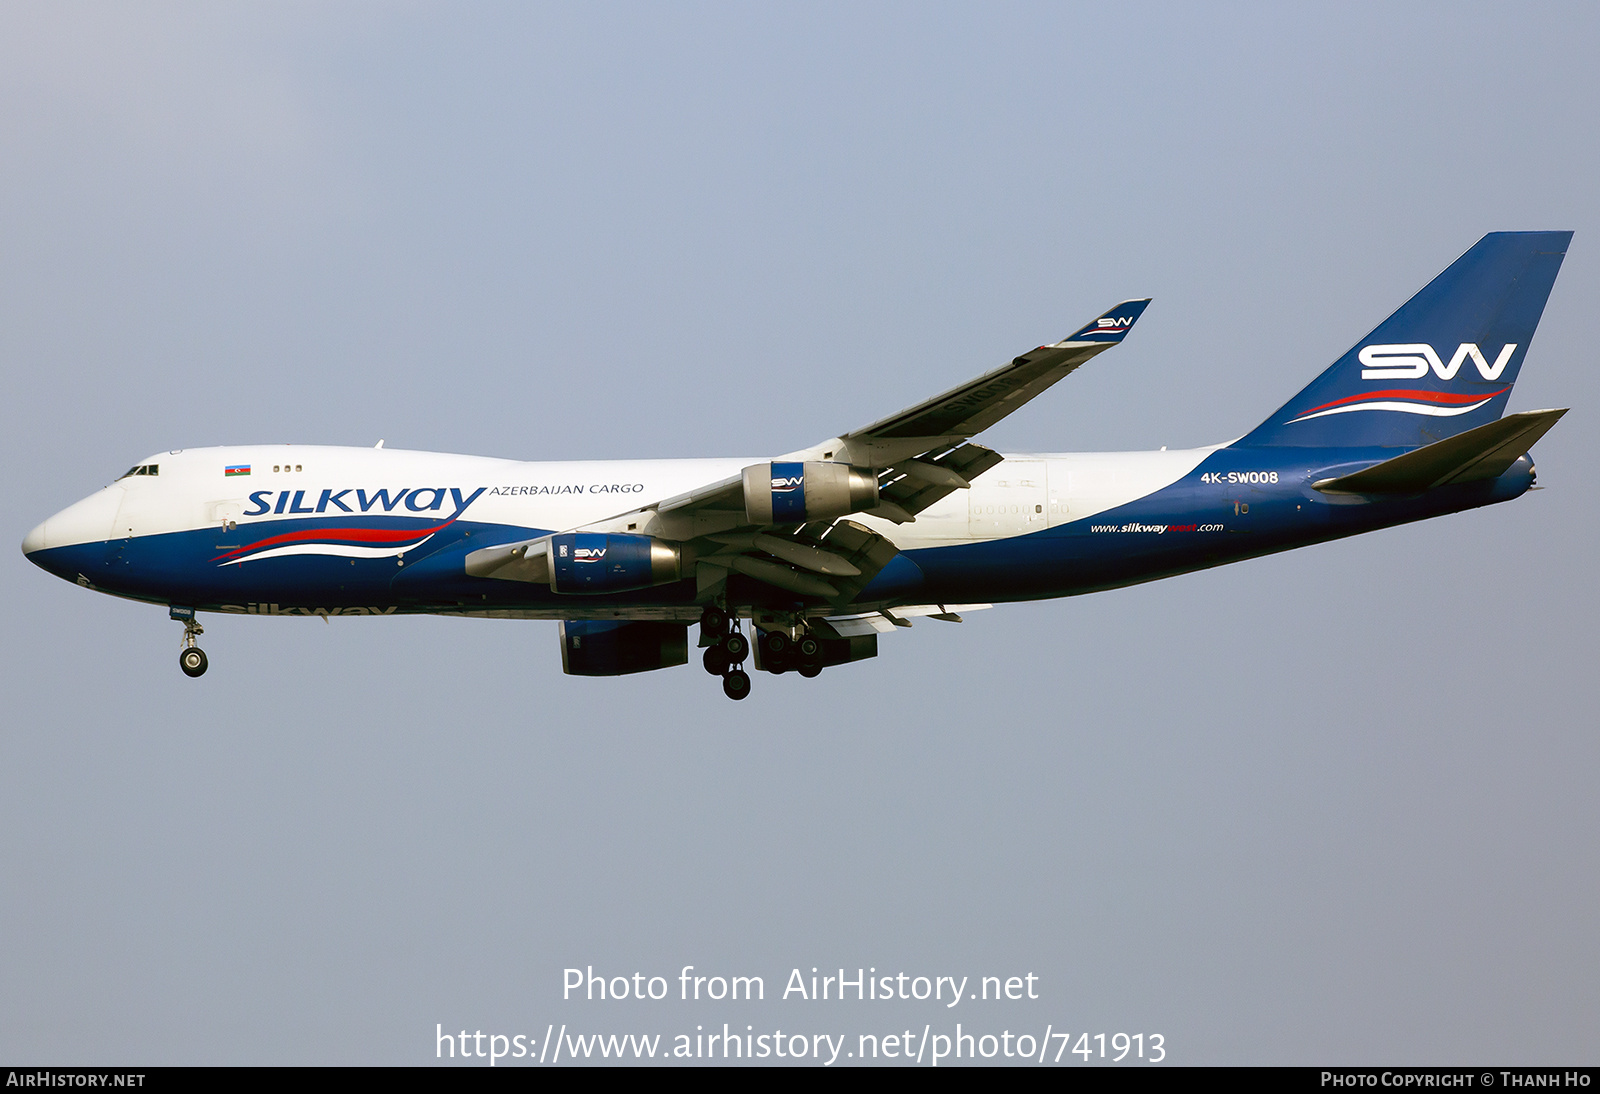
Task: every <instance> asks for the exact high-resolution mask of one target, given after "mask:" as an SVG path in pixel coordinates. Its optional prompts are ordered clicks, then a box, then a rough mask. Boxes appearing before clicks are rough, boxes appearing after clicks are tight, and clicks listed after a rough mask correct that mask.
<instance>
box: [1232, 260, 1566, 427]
mask: <svg viewBox="0 0 1600 1094" xmlns="http://www.w3.org/2000/svg"><path fill="white" fill-rule="evenodd" d="M1571 239H1572V233H1571V232H1491V233H1490V234H1488V235H1486V236H1484V237H1483V238H1482V239H1481V240H1479V241H1478V242H1477V243H1476V244H1475V245H1474V246H1473V247H1472V249H1471V250H1469V251H1468V252H1467V253H1466V254H1464V255H1462V256H1461V257H1460V258H1458V259H1456V260H1455V262H1453V263H1451V264H1450V267H1449V269H1447V270H1445V271H1444V272H1443V273H1442V274H1440V275H1439V276H1438V277H1436V278H1434V279H1433V280H1432V281H1430V282H1429V283H1428V284H1427V285H1426V286H1424V287H1423V289H1422V290H1421V291H1420V292H1418V293H1417V295H1415V296H1413V297H1412V298H1411V299H1410V300H1408V301H1406V302H1405V304H1404V305H1402V306H1401V308H1400V310H1399V311H1397V312H1395V313H1394V314H1393V315H1391V316H1390V317H1389V318H1387V319H1385V320H1384V321H1383V322H1382V323H1380V324H1378V328H1377V329H1376V330H1374V331H1373V332H1372V333H1371V334H1369V335H1367V337H1365V338H1363V339H1362V340H1361V341H1360V342H1357V343H1356V344H1355V346H1353V347H1352V348H1351V349H1350V351H1349V352H1348V353H1346V354H1345V355H1344V356H1343V357H1341V358H1339V359H1338V360H1337V361H1335V362H1334V363H1333V366H1332V367H1331V368H1329V369H1328V370H1327V371H1326V372H1324V373H1323V374H1322V375H1321V376H1318V377H1317V378H1316V379H1315V380H1313V381H1312V382H1311V384H1310V386H1308V387H1307V388H1306V389H1305V390H1304V391H1302V392H1300V393H1299V394H1298V395H1296V396H1295V397H1294V398H1292V399H1290V400H1289V401H1288V402H1287V403H1285V404H1284V405H1283V406H1282V408H1281V409H1279V410H1278V411H1277V412H1276V413H1275V414H1273V415H1272V416H1271V417H1269V418H1268V419H1267V420H1266V421H1265V422H1263V423H1261V425H1259V426H1257V427H1256V428H1255V429H1254V430H1253V431H1252V432H1251V433H1250V434H1249V435H1247V436H1246V437H1244V438H1243V439H1242V440H1240V441H1239V442H1238V443H1239V444H1240V445H1307V446H1319V447H1320V446H1328V447H1344V446H1365V445H1382V446H1386V447H1415V446H1417V445H1424V444H1431V443H1433V442H1434V441H1438V440H1442V439H1444V438H1445V437H1451V436H1454V435H1455V434H1457V433H1461V432H1463V431H1465V430H1468V429H1472V428H1475V427H1477V426H1481V425H1484V424H1485V423H1487V422H1492V421H1494V420H1495V419H1497V418H1499V417H1500V415H1501V414H1503V413H1504V412H1505V407H1506V401H1507V398H1508V397H1509V395H1510V393H1511V385H1512V384H1514V383H1516V380H1517V372H1518V371H1519V370H1520V369H1521V368H1522V360H1523V358H1524V357H1525V356H1526V355H1527V352H1528V343H1529V342H1531V341H1532V340H1533V331H1534V328H1535V327H1537V326H1538V325H1539V317H1540V315H1542V314H1543V313H1544V304H1545V300H1546V299H1547V298H1548V297H1549V295H1550V287H1551V286H1552V285H1553V284H1555V279H1556V274H1557V272H1559V271H1560V269H1561V260H1562V258H1563V257H1565V255H1566V252H1567V244H1568V242H1569V241H1570V240H1571Z"/></svg>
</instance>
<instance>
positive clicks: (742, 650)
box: [722, 631, 750, 699]
mask: <svg viewBox="0 0 1600 1094" xmlns="http://www.w3.org/2000/svg"><path fill="white" fill-rule="evenodd" d="M722 651H723V652H724V653H726V654H727V655H728V663H729V664H730V665H737V664H738V663H739V662H740V661H743V660H744V659H745V657H746V656H747V655H748V654H749V653H750V640H749V639H748V638H746V637H745V636H744V635H742V634H740V633H739V632H738V631H734V632H733V633H732V634H730V635H728V637H726V638H724V639H723V640H722ZM745 690H746V691H749V690H750V685H749V684H748V683H746V684H745ZM740 698H741V699H742V698H743V696H740Z"/></svg>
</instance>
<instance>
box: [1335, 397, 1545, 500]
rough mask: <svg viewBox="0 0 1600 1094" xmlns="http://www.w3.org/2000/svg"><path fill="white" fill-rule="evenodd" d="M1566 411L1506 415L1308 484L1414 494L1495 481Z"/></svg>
mask: <svg viewBox="0 0 1600 1094" xmlns="http://www.w3.org/2000/svg"><path fill="white" fill-rule="evenodd" d="M1566 412H1567V408H1565V407H1563V408H1561V409H1559V410H1528V411H1524V412H1522V413H1521V414H1508V415H1506V416H1505V417H1504V418H1501V419H1500V420H1499V421H1494V422H1490V423H1489V424H1488V425H1480V426H1479V427H1478V428H1476V429H1469V430H1467V431H1466V432H1465V433H1457V434H1456V435H1455V436H1454V437H1446V438H1445V439H1444V440H1442V441H1435V442H1434V443H1433V444H1430V445H1424V446H1423V447H1421V448H1416V449H1412V450H1411V451H1410V452H1407V453H1405V454H1404V455H1401V456H1396V457H1395V458H1394V459H1392V460H1384V461H1383V462H1382V463H1380V464H1374V465H1373V466H1372V467H1368V468H1366V469H1365V470H1362V471H1357V472H1355V473H1354V474H1350V475H1341V476H1339V477H1338V478H1335V479H1323V480H1321V481H1320V482H1314V483H1312V484H1311V485H1312V487H1313V488H1314V489H1317V490H1321V491H1322V492H1323V493H1327V494H1420V493H1422V492H1423V491H1425V490H1431V489H1433V488H1434V487H1435V486H1444V485H1446V484H1447V483H1460V482H1477V481H1479V480H1482V479H1493V478H1498V477H1499V476H1501V475H1503V474H1505V471H1506V469H1507V468H1508V467H1510V466H1511V465H1512V464H1513V463H1515V462H1516V461H1517V458H1518V457H1520V456H1522V455H1523V454H1524V453H1526V452H1527V451H1528V449H1530V448H1532V447H1533V444H1534V442H1535V441H1537V440H1538V439H1539V438H1540V437H1543V436H1544V435H1545V434H1546V433H1547V432H1549V431H1550V427H1551V426H1553V425H1555V424H1556V422H1558V421H1560V420H1561V416H1562V415H1563V414H1565V413H1566Z"/></svg>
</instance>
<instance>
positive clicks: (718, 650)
mask: <svg viewBox="0 0 1600 1094" xmlns="http://www.w3.org/2000/svg"><path fill="white" fill-rule="evenodd" d="M700 662H701V664H703V665H705V667H706V671H707V672H709V673H710V674H711V675H712V676H721V675H723V674H724V673H726V672H727V671H728V655H727V653H725V652H724V651H723V649H722V647H721V646H708V647H706V652H705V655H704V656H703V657H702V658H701V659H700Z"/></svg>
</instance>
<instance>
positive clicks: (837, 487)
mask: <svg viewBox="0 0 1600 1094" xmlns="http://www.w3.org/2000/svg"><path fill="white" fill-rule="evenodd" d="M877 504H878V477H877V476H876V475H874V474H873V473H872V472H871V471H863V470H862V469H861V468H859V467H851V466H849V465H848V464H843V463H822V462H814V463H758V464H755V465H753V466H751V467H747V468H745V469H744V512H745V516H746V517H748V518H749V520H750V523H751V524H803V523H804V522H806V521H808V520H832V519H833V518H834V517H842V516H845V515H847V514H850V513H859V512H860V511H861V510H863V509H871V508H872V507H873V506H875V505H877Z"/></svg>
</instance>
